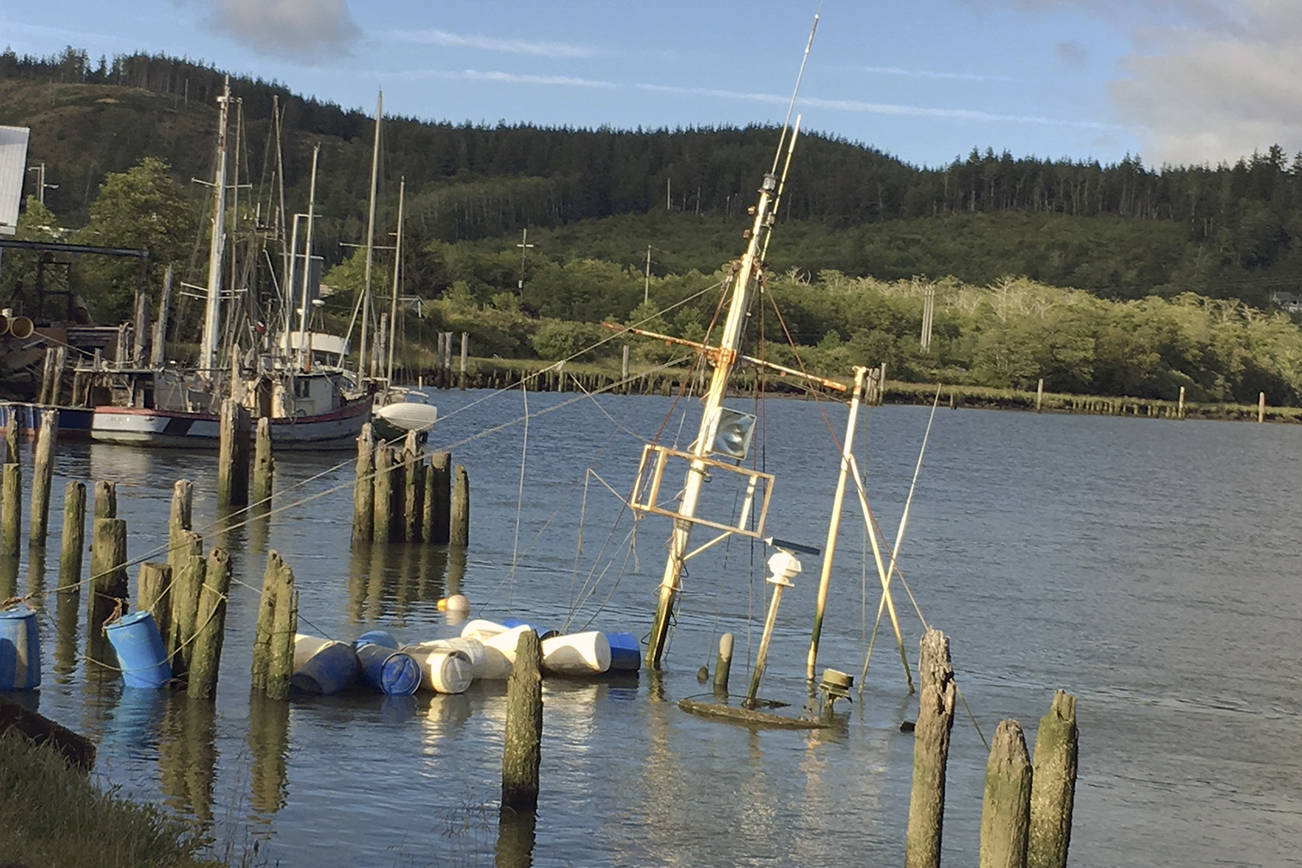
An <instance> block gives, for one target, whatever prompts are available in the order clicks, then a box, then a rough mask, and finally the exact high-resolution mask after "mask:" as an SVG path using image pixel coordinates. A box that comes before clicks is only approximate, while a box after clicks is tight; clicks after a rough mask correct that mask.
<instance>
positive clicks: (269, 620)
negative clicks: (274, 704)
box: [250, 551, 298, 699]
mask: <svg viewBox="0 0 1302 868" xmlns="http://www.w3.org/2000/svg"><path fill="white" fill-rule="evenodd" d="M297 631H298V596H297V594H296V592H295V591H294V571H293V570H291V569H290V568H289V565H288V564H286V563H285V562H284V561H283V560H282V559H281V557H280V553H279V552H276V551H270V552H267V569H266V571H265V572H264V573H263V574H262V598H261V600H260V601H259V603H258V626H257V633H256V635H255V637H254V640H253V671H252V676H251V678H250V686H251V687H252V688H253V690H254V691H255V692H259V691H260V692H263V693H265V694H266V695H267V696H268V697H269V698H271V699H284V698H285V697H287V696H288V695H289V678H290V676H291V675H292V674H293V669H294V633H295V632H297Z"/></svg>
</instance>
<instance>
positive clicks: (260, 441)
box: [253, 416, 276, 506]
mask: <svg viewBox="0 0 1302 868" xmlns="http://www.w3.org/2000/svg"><path fill="white" fill-rule="evenodd" d="M275 473H276V460H275V458H274V457H273V455H272V452H271V420H270V419H268V418H267V417H266V416H263V417H262V418H260V419H258V428H257V432H256V434H255V435H254V438H253V502H254V503H260V504H262V505H264V506H266V505H269V503H270V501H271V486H272V480H273V478H274V476H275Z"/></svg>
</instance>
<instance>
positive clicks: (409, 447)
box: [402, 431, 425, 542]
mask: <svg viewBox="0 0 1302 868" xmlns="http://www.w3.org/2000/svg"><path fill="white" fill-rule="evenodd" d="M402 464H403V473H402V538H403V539H404V540H406V541H407V542H415V541H417V540H419V539H420V517H421V516H420V499H421V495H422V494H424V488H425V479H424V474H423V473H422V472H421V471H422V470H424V465H423V463H422V459H421V454H420V446H419V445H418V444H417V443H416V432H415V431H408V432H407V437H406V440H405V442H404V443H403V447H402Z"/></svg>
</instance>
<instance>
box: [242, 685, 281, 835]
mask: <svg viewBox="0 0 1302 868" xmlns="http://www.w3.org/2000/svg"><path fill="white" fill-rule="evenodd" d="M249 753H250V754H251V755H252V757H253V768H252V773H251V777H250V780H249V787H250V789H251V791H252V792H251V796H252V797H251V799H250V803H251V804H252V805H253V810H255V811H257V812H259V813H261V814H274V813H275V812H276V811H279V810H280V809H281V808H283V807H285V801H286V799H287V798H288V796H289V786H288V775H287V772H286V769H287V766H288V762H289V703H288V702H285V701H284V700H279V699H268V698H267V697H266V696H265V695H263V694H259V693H256V692H254V693H251V694H250V696H249Z"/></svg>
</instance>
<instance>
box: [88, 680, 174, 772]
mask: <svg viewBox="0 0 1302 868" xmlns="http://www.w3.org/2000/svg"><path fill="white" fill-rule="evenodd" d="M169 698H171V694H170V693H169V692H168V691H165V690H153V689H151V688H146V687H123V688H122V691H121V693H120V694H119V695H118V700H117V704H116V705H115V706H113V707H112V708H111V709H110V710H109V711H108V713H107V714H106V716H105V718H104V732H103V735H102V736H101V737H100V750H101V751H103V752H104V753H105V754H110V755H113V756H122V755H125V756H132V757H135V756H149V755H151V754H152V752H153V751H154V749H155V748H156V747H157V745H158V742H159V726H160V724H161V722H162V720H163V717H164V715H165V713H166V711H165V709H166V706H167V700H168V699H169Z"/></svg>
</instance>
